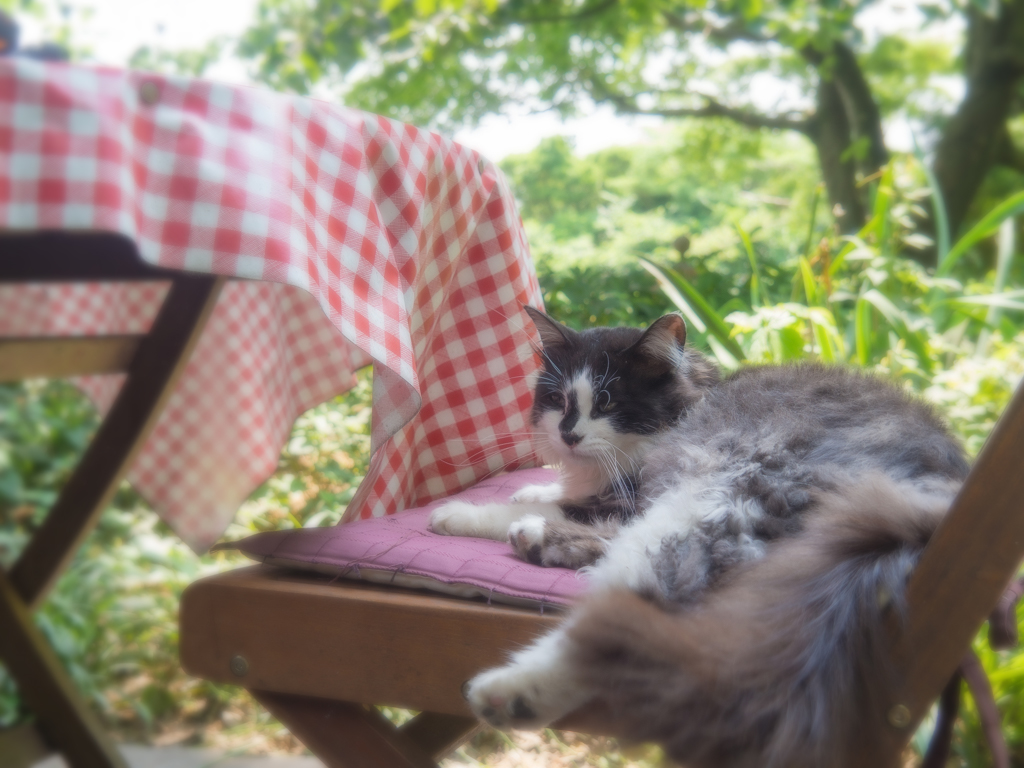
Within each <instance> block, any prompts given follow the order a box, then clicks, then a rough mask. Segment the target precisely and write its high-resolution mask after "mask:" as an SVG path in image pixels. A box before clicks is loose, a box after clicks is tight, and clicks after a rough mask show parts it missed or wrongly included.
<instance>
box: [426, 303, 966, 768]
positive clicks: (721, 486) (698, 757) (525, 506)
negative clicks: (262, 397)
mask: <svg viewBox="0 0 1024 768" xmlns="http://www.w3.org/2000/svg"><path fill="white" fill-rule="evenodd" d="M527 312H528V314H529V316H530V318H531V320H532V321H533V323H534V325H535V327H536V328H537V331H538V333H539V336H540V340H541V347H540V355H541V359H542V367H541V371H540V374H539V377H538V380H537V384H536V388H535V394H534V405H533V409H532V412H531V422H532V425H533V427H534V430H535V433H536V435H537V441H538V449H539V451H538V452H539V454H540V456H541V457H542V459H543V460H544V461H545V462H546V463H550V464H554V465H556V466H558V467H559V470H560V475H559V478H560V479H559V482H558V483H556V484H553V485H550V486H533V487H529V488H525V489H523V490H521V491H520V492H519V493H518V494H517V495H516V496H515V497H513V499H512V500H511V501H510V502H509V503H507V504H487V505H482V506H474V505H471V504H468V503H465V502H459V501H454V502H449V503H448V504H445V505H443V506H441V507H439V508H438V509H436V510H435V511H434V512H433V513H432V516H431V522H430V525H431V528H432V530H434V531H435V532H437V533H442V534H447V535H460V536H482V537H487V538H494V539H499V540H501V539H506V538H507V539H508V540H509V541H510V543H511V544H512V546H513V547H514V548H515V550H516V552H517V553H518V554H519V556H521V557H522V558H524V559H525V560H528V561H530V562H533V563H537V564H540V565H544V566H563V567H568V568H585V569H586V570H587V572H588V577H589V578H588V584H589V587H588V593H587V595H586V597H585V598H584V599H583V600H582V601H581V603H580V604H578V605H577V606H576V607H575V608H574V609H573V610H572V611H571V612H569V614H568V615H567V617H566V618H565V620H564V621H563V622H562V624H561V625H560V626H559V627H558V628H557V629H556V630H555V631H553V632H551V633H550V634H548V635H545V636H543V637H541V638H540V639H539V640H537V641H536V642H535V643H534V644H533V645H531V646H528V647H527V648H525V649H523V650H521V651H519V652H517V653H516V654H514V655H513V656H512V658H511V659H510V661H509V663H508V664H506V665H505V666H502V667H498V668H496V669H492V670H487V671H484V672H482V673H480V674H479V675H477V676H476V677H474V678H473V679H472V680H470V681H469V682H468V683H467V685H466V688H465V693H466V697H467V700H468V702H469V705H470V708H471V709H472V710H473V711H474V713H475V714H476V715H477V716H478V717H480V718H481V719H482V720H484V721H486V722H488V723H490V724H491V725H493V726H496V727H498V728H540V727H544V726H547V725H549V724H550V723H552V722H554V721H555V720H557V719H559V718H560V717H562V716H564V715H566V714H568V713H569V712H571V711H573V710H575V709H577V708H578V707H580V706H582V705H583V704H585V703H586V702H588V701H589V700H591V699H594V698H600V699H603V700H604V701H605V702H606V703H607V704H608V705H609V706H610V707H611V709H612V711H613V713H614V714H615V719H616V721H617V723H618V724H619V725H620V726H621V727H622V728H623V733H624V734H625V735H627V736H629V737H631V738H634V739H637V740H651V741H657V742H660V743H661V744H662V745H663V746H664V747H665V748H666V750H667V752H668V754H669V755H670V756H672V757H673V758H674V759H676V760H679V761H681V762H684V763H685V764H686V765H688V766H694V768H702V767H703V766H708V768H710V767H711V766H716V768H721V767H723V766H737V767H739V766H742V767H743V768H746V767H747V766H751V767H753V766H779V767H780V768H781V767H782V766H786V767H787V768H789V767H791V766H807V768H811V766H815V767H816V768H820V767H821V766H843V765H846V763H845V762H844V759H845V757H844V756H845V755H848V754H849V753H850V751H851V747H852V746H853V745H854V744H855V743H858V741H855V740H859V741H862V740H863V739H864V738H867V737H866V736H865V734H864V729H863V728H862V727H861V726H860V723H861V722H862V719H861V718H862V716H863V715H862V713H863V712H864V711H865V708H866V707H869V705H870V702H871V701H873V700H875V698H876V697H878V696H880V695H881V694H880V691H881V686H883V685H884V684H885V680H886V679H887V678H886V667H885V661H884V654H883V653H882V651H881V650H880V648H881V645H880V644H881V642H882V637H883V614H884V613H885V611H886V610H897V611H898V610H899V609H900V606H901V602H900V601H901V600H902V587H903V585H904V582H905V580H906V576H907V574H908V573H909V571H910V569H911V568H912V566H913V564H914V563H915V562H916V558H917V556H918V554H919V553H920V551H921V550H922V549H923V547H924V545H925V544H926V542H927V540H928V538H929V536H930V534H931V532H932V531H933V530H934V529H935V527H936V526H937V524H938V522H939V520H940V519H941V517H942V516H943V514H944V513H945V511H946V509H947V508H948V507H949V504H950V502H951V500H952V498H953V496H954V495H955V494H956V492H957V490H958V488H959V486H960V484H961V483H962V481H963V479H964V477H965V476H966V474H967V471H968V463H967V460H966V458H965V456H964V452H963V449H962V447H961V446H960V445H959V443H958V442H957V441H956V440H955V439H954V438H953V437H952V436H951V435H950V433H949V431H948V430H947V429H946V428H945V426H944V425H943V424H942V422H941V421H940V419H939V418H938V417H937V416H936V415H935V414H934V413H933V412H932V410H931V409H930V408H929V407H928V406H927V405H925V404H924V403H923V402H921V401H919V400H916V399H915V398H913V397H911V396H909V395H908V394H906V393H904V392H903V391H902V390H900V389H898V388H897V387H895V386H893V385H892V384H889V383H887V382H884V381H882V380H880V379H878V378H874V377H871V376H868V375H866V374H863V373H859V372H856V371H853V370H849V369H846V368H843V367H840V366H825V365H816V364H800V365H788V366H780V365H762V366H748V367H744V368H741V369H739V370H738V371H736V372H734V373H732V374H730V375H728V376H725V377H723V376H721V375H720V373H719V371H718V369H717V368H716V366H714V365H713V364H712V363H711V362H710V361H709V360H708V359H707V358H705V357H704V356H703V355H701V354H700V353H699V352H697V351H695V350H693V349H692V348H691V347H689V346H687V344H686V326H685V323H684V321H683V319H682V318H681V317H680V316H678V315H674V314H672V315H666V316H664V317H662V318H660V319H659V320H657V321H655V322H654V323H652V324H651V325H650V327H649V328H647V329H646V330H645V331H640V330H639V329H630V328H592V329H588V330H584V331H580V332H577V331H574V330H571V329H569V328H567V327H566V326H564V325H562V324H561V323H558V322H557V321H555V320H553V319H552V318H550V317H548V316H547V315H545V314H544V313H542V312H540V311H538V310H535V309H532V308H529V307H528V308H527Z"/></svg>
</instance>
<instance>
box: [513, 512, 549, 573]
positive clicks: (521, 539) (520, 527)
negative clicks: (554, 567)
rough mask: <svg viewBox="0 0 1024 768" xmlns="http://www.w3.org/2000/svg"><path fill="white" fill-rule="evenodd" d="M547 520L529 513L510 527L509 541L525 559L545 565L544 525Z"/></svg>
mask: <svg viewBox="0 0 1024 768" xmlns="http://www.w3.org/2000/svg"><path fill="white" fill-rule="evenodd" d="M545 525H547V521H546V520H545V519H544V518H543V517H541V516H540V515H527V516H526V517H524V518H523V519H522V520H516V522H514V523H512V525H510V526H509V527H508V541H509V544H511V545H512V548H513V549H514V550H515V551H516V554H517V555H519V556H520V557H521V558H523V560H525V561H526V562H528V563H533V564H534V565H543V561H542V557H541V555H542V553H543V546H544V526H545Z"/></svg>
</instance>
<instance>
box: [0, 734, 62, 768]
mask: <svg viewBox="0 0 1024 768" xmlns="http://www.w3.org/2000/svg"><path fill="white" fill-rule="evenodd" d="M52 753H53V750H52V749H50V747H49V745H48V744H47V743H46V740H45V739H43V737H42V734H40V733H39V730H38V729H37V728H36V727H35V726H33V725H16V726H15V727H13V728H6V729H0V765H2V766H4V768H32V766H33V765H35V764H36V763H40V762H42V761H43V760H45V759H46V758H47V757H49V756H50V755H51V754H52Z"/></svg>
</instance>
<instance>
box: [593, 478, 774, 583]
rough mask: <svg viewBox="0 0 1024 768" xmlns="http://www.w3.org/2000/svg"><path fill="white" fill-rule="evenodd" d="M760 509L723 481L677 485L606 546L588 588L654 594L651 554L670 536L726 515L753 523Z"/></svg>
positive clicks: (686, 482) (679, 534)
mask: <svg viewBox="0 0 1024 768" xmlns="http://www.w3.org/2000/svg"><path fill="white" fill-rule="evenodd" d="M761 514H762V509H761V506H760V505H759V504H758V503H757V502H756V501H752V500H750V499H737V498H736V497H735V496H734V495H733V494H732V493H731V492H730V491H729V489H728V484H727V482H724V478H721V477H720V478H716V479H713V480H711V481H710V482H702V481H700V480H689V481H682V482H680V483H679V484H678V485H676V486H674V487H672V488H670V489H669V490H667V491H666V492H665V493H663V494H662V495H661V496H659V497H658V498H657V499H655V500H654V501H653V502H652V503H651V505H650V506H649V507H648V508H647V511H646V512H645V513H644V515H643V517H638V518H636V519H635V520H634V521H633V522H632V523H630V524H629V525H628V526H626V527H625V528H622V529H621V530H620V531H619V534H618V535H617V536H616V537H615V538H614V539H612V541H611V542H610V543H609V546H608V550H607V552H606V554H605V556H604V557H603V558H602V559H601V560H600V561H599V562H598V563H596V564H595V565H594V566H593V567H592V568H590V569H589V570H588V575H589V583H590V586H591V589H597V590H600V589H614V588H621V587H626V588H627V589H631V590H633V591H635V592H647V591H656V590H657V588H658V576H657V573H656V572H655V570H654V561H655V555H657V553H658V552H659V551H660V550H661V546H662V543H663V542H664V541H665V540H666V539H669V538H680V539H681V538H684V537H686V536H688V535H689V533H690V532H691V531H692V530H693V529H694V528H695V527H696V526H697V525H699V524H700V523H702V522H705V521H713V520H721V519H723V518H724V517H725V516H726V515H739V516H741V517H743V518H744V519H754V518H756V517H759V516H760V515H761Z"/></svg>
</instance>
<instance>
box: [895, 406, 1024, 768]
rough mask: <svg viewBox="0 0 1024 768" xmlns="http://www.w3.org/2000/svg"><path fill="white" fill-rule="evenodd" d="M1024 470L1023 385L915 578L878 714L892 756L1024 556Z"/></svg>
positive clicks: (948, 674)
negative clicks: (889, 691)
mask: <svg viewBox="0 0 1024 768" xmlns="http://www.w3.org/2000/svg"><path fill="white" fill-rule="evenodd" d="M1022 469H1024V389H1018V391H1017V394H1016V396H1015V397H1014V398H1013V401H1012V402H1011V403H1010V405H1009V407H1008V408H1007V409H1006V411H1005V413H1004V414H1003V416H1002V418H1001V419H1000V420H999V422H998V424H997V425H996V427H995V429H994V430H993V432H992V435H991V436H990V437H989V439H988V441H987V442H986V443H985V447H984V449H983V450H982V452H981V454H980V455H979V457H978V460H977V461H976V462H975V465H974V468H973V469H972V470H971V473H970V475H969V476H968V478H967V481H966V482H965V483H964V486H963V488H962V489H961V491H960V494H959V495H958V496H957V498H956V500H955V501H954V503H953V506H952V508H951V510H950V512H949V514H948V516H947V517H946V519H945V520H944V521H943V523H942V525H941V526H940V528H939V530H938V531H937V532H936V533H935V536H934V537H933V538H932V541H931V543H930V544H929V545H928V547H927V548H926V549H925V552H924V554H923V555H922V556H921V560H920V562H919V563H918V565H917V567H916V568H915V569H914V573H913V574H912V576H911V578H910V583H909V585H908V588H907V600H908V615H907V620H906V624H905V625H904V628H903V630H902V631H901V632H900V633H899V634H898V636H897V637H896V639H895V643H894V644H895V650H894V656H895V657H896V659H897V661H898V667H899V668H900V669H901V670H902V671H903V675H902V679H901V680H898V681H896V686H895V690H894V696H893V698H892V700H891V701H889V702H888V705H887V707H884V708H883V709H882V710H880V711H879V712H877V713H876V714H877V717H878V723H877V726H878V728H879V731H880V732H881V733H882V734H883V735H884V739H885V750H886V752H887V754H888V755H889V756H895V755H898V754H899V752H900V751H901V750H902V749H903V747H904V746H905V745H906V743H907V741H908V740H909V738H910V736H911V735H912V734H913V732H914V729H915V728H916V726H917V725H918V723H919V722H920V721H921V718H922V717H923V716H924V715H925V714H926V712H927V710H928V708H929V707H930V706H931V703H932V702H933V701H934V700H935V698H936V697H937V696H938V695H939V693H940V692H941V691H942V689H943V687H944V686H945V685H946V683H947V681H948V680H949V679H950V677H951V676H952V674H953V672H954V671H955V670H956V669H957V666H958V665H959V663H960V660H961V659H962V658H963V656H964V653H965V652H966V650H967V649H968V647H969V646H970V643H971V640H972V639H973V637H974V635H975V634H976V633H977V631H978V629H979V627H981V625H982V623H983V622H984V621H985V619H986V618H987V616H988V614H989V612H990V611H991V610H992V608H993V607H994V606H995V605H996V603H997V602H998V601H999V598H1000V596H1001V594H1002V592H1003V590H1004V588H1005V587H1006V585H1007V583H1008V582H1009V581H1010V579H1011V578H1012V577H1013V576H1014V574H1015V573H1016V571H1017V568H1018V564H1019V563H1020V562H1021V558H1022V556H1024V471H1022ZM897 705H903V706H905V707H906V708H907V709H908V710H909V713H910V717H909V718H908V719H907V724H906V726H905V727H902V728H896V727H893V726H892V725H891V724H889V723H888V722H887V719H888V713H889V712H891V711H892V708H893V707H895V706H897ZM893 762H895V758H893ZM879 764H880V763H876V765H879Z"/></svg>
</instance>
